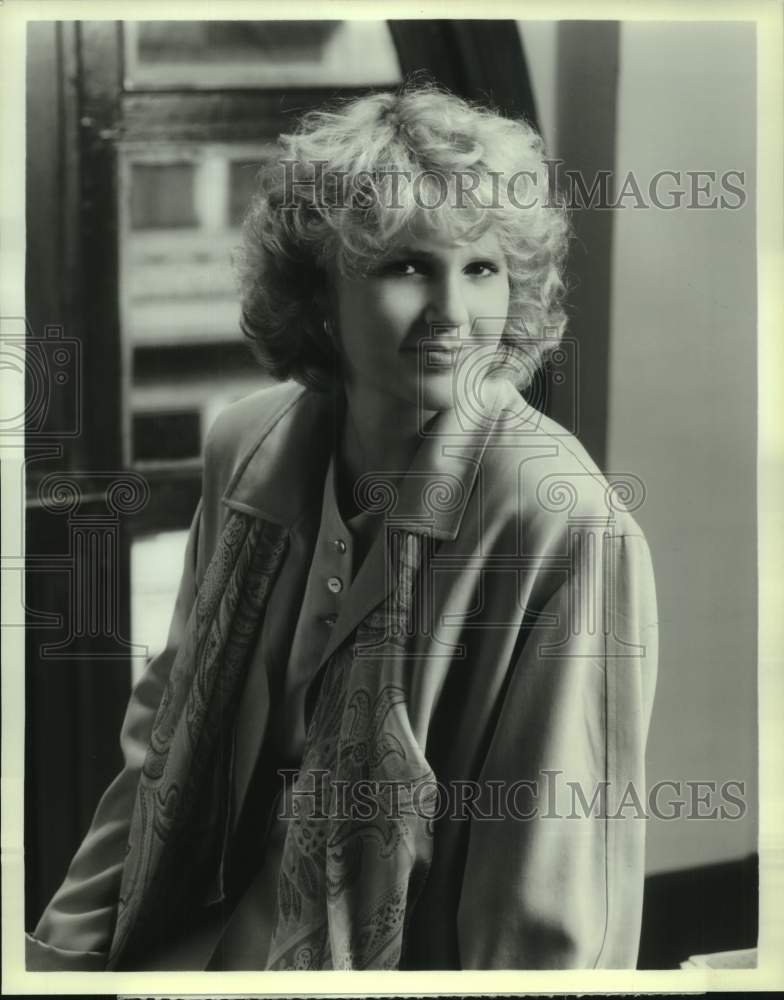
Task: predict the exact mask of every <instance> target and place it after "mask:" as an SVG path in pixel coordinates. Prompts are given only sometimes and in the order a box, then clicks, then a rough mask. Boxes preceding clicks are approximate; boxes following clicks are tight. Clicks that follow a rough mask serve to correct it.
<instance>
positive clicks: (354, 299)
mask: <svg viewBox="0 0 784 1000" xmlns="http://www.w3.org/2000/svg"><path fill="white" fill-rule="evenodd" d="M331 277H332V293H333V307H334V310H335V315H336V328H337V335H338V339H339V342H340V350H341V355H342V364H343V373H344V379H345V381H346V383H347V386H349V387H352V388H355V389H357V390H358V391H359V392H360V393H361V396H362V398H363V399H365V400H367V398H368V394H371V395H372V396H377V397H378V399H377V403H378V404H380V405H381V407H382V408H384V406H386V407H387V408H391V409H398V410H399V409H400V404H401V403H402V404H407V405H410V406H411V407H412V408H413V407H417V406H421V407H422V409H424V410H427V411H433V410H444V409H450V408H452V407H453V406H454V405H455V402H456V394H459V393H461V392H462V391H466V389H468V391H471V390H470V388H469V387H468V385H467V383H471V382H472V381H474V380H475V379H477V378H481V377H483V376H484V375H485V374H487V371H488V369H489V368H490V367H491V362H492V361H493V359H496V351H497V347H498V342H499V340H500V338H501V334H502V332H503V329H504V326H505V324H506V319H507V311H508V305H509V278H508V274H507V267H506V258H505V255H504V253H503V251H502V249H501V247H500V245H499V242H498V238H497V236H496V235H495V233H494V232H492V230H489V231H487V232H486V233H485V234H484V235H483V236H481V237H480V238H479V239H476V240H475V241H474V242H471V243H467V244H463V243H452V242H448V241H447V240H445V239H441V238H439V237H435V236H432V235H431V236H428V237H408V238H403V237H400V238H399V239H397V240H396V241H395V242H394V243H393V244H392V245H391V246H390V247H389V251H388V253H387V254H386V255H385V257H384V259H383V260H382V261H380V262H379V263H378V264H376V265H375V266H374V268H373V270H372V272H371V273H370V274H368V275H363V276H362V277H357V278H354V277H346V276H345V275H342V274H340V273H339V272H338V270H337V268H333V271H332V275H331ZM434 341H435V342H436V343H437V344H438V345H440V346H439V347H438V348H434V347H433V343H434ZM426 342H427V343H426Z"/></svg>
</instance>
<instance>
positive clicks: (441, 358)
mask: <svg viewBox="0 0 784 1000" xmlns="http://www.w3.org/2000/svg"><path fill="white" fill-rule="evenodd" d="M408 350H409V352H410V353H411V354H415V355H418V356H420V357H422V358H423V359H424V363H425V367H426V368H452V367H453V366H454V364H455V362H456V361H457V356H458V353H459V351H460V346H459V345H457V344H455V345H450V346H446V345H445V346H443V347H431V346H430V345H429V344H428V345H423V346H422V347H412V348H409V349H408Z"/></svg>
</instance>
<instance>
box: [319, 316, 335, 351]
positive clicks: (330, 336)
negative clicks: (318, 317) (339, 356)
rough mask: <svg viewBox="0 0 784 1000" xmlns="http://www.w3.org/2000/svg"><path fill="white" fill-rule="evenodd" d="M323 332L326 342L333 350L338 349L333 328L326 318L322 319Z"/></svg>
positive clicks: (329, 320)
mask: <svg viewBox="0 0 784 1000" xmlns="http://www.w3.org/2000/svg"><path fill="white" fill-rule="evenodd" d="M321 325H322V327H323V330H324V335H325V336H326V338H327V340H328V341H329V342H330V344H332V347H333V349H334V350H337V349H338V344H337V338H336V337H335V328H334V327H333V326H332V320H331V319H330V318H329V317H328V316H325V317H324V321H323V323H322V324H321Z"/></svg>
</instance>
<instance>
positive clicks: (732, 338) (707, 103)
mask: <svg viewBox="0 0 784 1000" xmlns="http://www.w3.org/2000/svg"><path fill="white" fill-rule="evenodd" d="M519 27H520V33H521V37H522V39H523V44H524V47H525V50H526V55H527V57H528V60H529V68H530V72H531V78H532V82H533V87H534V93H535V96H536V98H537V103H538V107H539V116H540V122H541V126H542V131H543V133H544V136H545V140H546V143H547V147H548V153H549V155H551V156H563V157H564V159H565V160H566V161H567V162H566V166H567V167H569V166H575V165H576V166H577V167H578V168H579V167H581V166H582V164H581V162H580V161H581V160H582V161H584V162H588V161H596V162H598V161H597V158H596V155H595V150H591V149H586V150H582V149H581V148H580V144H585V145H587V144H591V143H594V141H595V140H594V139H593V138H592V135H591V133H590V131H586V132H585V133H584V134H583V135H582V137H581V139H580V143H578V144H575V142H574V139H573V137H570V136H566V135H564V129H565V127H566V117H565V116H567V115H568V112H569V105H570V102H571V101H572V100H581V101H583V100H584V94H579V93H576V91H575V69H574V65H573V63H574V58H573V54H572V56H569V53H570V52H573V50H572V49H570V47H569V45H570V41H569V40H570V39H572V38H573V37H574V33H575V30H576V28H577V26H576V25H574V24H572V25H569V24H564V23H562V24H560V25H559V24H558V23H556V22H520V23H519ZM596 28H597V30H599V27H598V26H596ZM617 54H618V61H617V81H616V72H615V69H614V68H613V69H612V70H611V71H608V69H607V60H606V58H604V56H605V53H604V52H603V51H601V48H600V46H599V45H593V46H585V47H584V49H583V53H582V55H580V57H579V61H580V62H581V64H583V65H582V71H583V73H584V74H585V76H586V78H587V79H588V80H590V79H591V78H592V77H593V76H594V75H595V80H596V81H600V82H601V86H602V87H607V86H608V85H609V84H610V83H612V84H615V83H616V82H617V90H616V93H615V100H616V103H617V110H616V114H615V129H614V131H615V142H614V156H612V155H611V156H610V162H608V163H607V166H608V167H613V169H614V172H615V178H616V185H617V186H620V184H621V183H622V182H623V179H624V178H625V177H626V175H627V173H628V172H629V171H633V172H634V174H635V177H636V178H637V179H638V180H639V181H640V185H641V188H642V190H643V193H644V194H646V196H647V192H646V188H647V185H648V182H649V180H650V178H651V177H653V175H655V174H656V173H657V171H660V170H666V169H671V170H676V171H677V170H680V171H681V172H682V181H683V182H684V183H688V178H687V177H686V176H685V171H687V170H714V171H716V172H717V175H718V176H720V175H721V174H722V172H724V171H727V170H734V169H737V170H744V171H745V173H746V178H745V189H746V194H747V197H748V202H747V204H746V205H745V206H744V207H742V208H740V209H737V210H728V209H724V210H718V209H688V208H685V207H682V208H680V209H675V210H672V211H665V210H662V209H656V208H651V209H645V208H634V207H632V204H633V201H634V199H627V200H626V205H627V207H625V208H622V209H620V210H616V211H614V212H612V213H610V214H611V220H612V222H611V234H610V236H609V238H607V237H606V234H605V233H604V232H603V231H602V230H601V229H599V230H597V233H598V235H599V236H600V237H602V241H603V242H601V243H600V244H598V245H597V243H596V242H589V243H588V246H587V248H585V249H584V250H583V249H580V253H579V255H578V259H577V263H578V266H579V268H580V269H581V272H582V273H581V274H580V282H581V284H582V285H583V286H585V284H586V283H587V282H591V280H592V268H593V269H594V270H595V272H596V274H597V275H598V276H599V277H600V278H601V280H602V282H604V281H605V274H604V266H605V264H606V261H605V262H603V261H602V260H601V259H599V258H601V257H602V256H603V255H609V281H607V282H606V288H605V291H604V292H603V295H605V296H606V302H605V303H604V307H606V315H607V317H608V329H607V330H598V329H595V328H594V329H593V330H591V322H592V319H593V318H592V317H591V316H585V315H584V310H585V309H591V308H593V307H592V305H591V303H590V301H589V300H588V299H586V298H585V297H584V298H583V300H582V303H581V304H580V305H581V309H578V314H577V316H576V317H575V319H576V320H577V322H576V323H575V324H573V329H574V328H575V327H576V328H577V330H578V335H577V336H578V340H579V341H580V345H581V348H582V349H583V355H584V357H590V358H591V362H592V364H593V363H594V362H595V360H596V355H597V354H601V356H602V357H601V359H600V365H602V366H604V367H603V370H602V371H601V372H600V375H601V378H599V379H595V378H594V376H593V374H591V373H590V372H589V370H588V368H587V367H586V366H584V365H583V366H582V367H581V373H580V374H581V376H582V378H581V386H582V390H583V391H582V400H583V411H584V412H583V413H582V415H581V416H582V425H583V428H584V429H587V430H588V431H589V433H588V435H586V436H584V441H585V443H586V445H587V446H588V447H589V450H591V451H592V452H593V454H594V456H595V457H596V458H597V459H598V460H599V461H600V462H601V463H602V464H603V466H604V467H605V468H606V469H607V470H609V471H612V472H616V473H617V472H623V471H628V472H632V473H634V474H636V475H638V476H639V477H640V478H641V479H642V480H643V482H644V483H645V485H646V488H647V499H646V502H645V504H644V506H643V508H642V509H641V510H640V511H639V512H638V515H637V517H638V521H639V522H640V524H641V526H642V527H643V530H644V531H645V533H646V535H647V537H648V539H649V541H650V544H651V549H652V553H653V558H654V564H655V570H656V578H657V588H658V595H659V605H660V608H659V610H660V637H661V649H660V667H659V684H658V690H657V698H656V705H655V708H654V716H653V722H652V726H651V733H650V739H649V746H648V777H649V786H650V785H652V784H654V783H655V782H657V781H660V780H665V779H670V780H675V781H681V782H685V781H686V780H715V781H717V782H718V783H719V784H720V783H721V782H723V781H726V780H729V779H737V780H740V781H743V782H745V784H746V797H747V800H748V802H749V807H750V808H749V811H748V813H747V814H746V815H745V816H744V817H743V818H742V819H740V820H736V821H730V820H724V821H722V822H714V821H709V820H704V819H703V820H695V821H686V820H673V821H664V820H657V819H653V820H652V821H651V824H650V827H649V835H648V870H649V872H660V871H666V870H671V869H677V868H683V867H689V866H697V865H702V864H708V863H711V862H715V861H721V860H729V859H734V858H740V857H743V856H745V855H746V854H748V853H750V852H752V851H754V850H756V809H755V805H754V804H755V799H756V580H757V577H756V550H755V540H754V539H755V530H756V526H755V516H756V511H755V506H756V499H755V476H756V471H755V444H756V425H755V421H756V390H755V378H756V358H755V323H756V305H755V291H756V280H755V227H754V198H753V196H754V191H753V180H754V178H753V170H754V166H755V160H754V157H755V104H754V100H755V97H754V85H755V78H756V69H755V55H754V27H753V25H751V24H748V25H747V24H742V23H710V24H707V25H705V24H703V25H700V24H695V23H685V22H682V23H669V24H667V23H663V24H656V23H651V22H648V23H634V22H624V23H622V24H621V25H620V31H619V34H618V53H617ZM567 59H568V60H569V64H568V65H567ZM592 62H593V64H594V65H591V64H592ZM613 160H614V166H613V162H612V161H613ZM589 176H590V175H589ZM662 190H666V189H665V188H664V187H663V188H662ZM706 200H707V199H706ZM733 203H734V201H733ZM598 214H599V213H598V212H589V213H575V222H576V225H577V227H578V228H579V227H582V228H583V230H586V220H587V219H589V218H590V217H594V218H595V217H596V216H597V215H598ZM586 231H588V232H590V229H588V230H586ZM582 242H585V237H582ZM600 305H602V303H600ZM589 374H591V377H590V378H589V377H588V375H589ZM602 385H606V390H604V389H600V390H599V391H596V387H597V386H602ZM592 388H593V389H594V392H593V393H592V392H591V389H592ZM600 396H601V398H599V397H600ZM597 428H601V429H602V434H601V435H599V434H598V433H597ZM589 439H590V440H589Z"/></svg>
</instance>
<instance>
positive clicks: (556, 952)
mask: <svg viewBox="0 0 784 1000" xmlns="http://www.w3.org/2000/svg"><path fill="white" fill-rule="evenodd" d="M281 146H282V149H281V154H280V157H279V159H278V160H277V161H276V162H275V163H274V164H270V165H268V167H267V169H266V170H265V172H264V176H263V179H262V183H261V187H260V190H259V193H258V195H257V196H256V199H255V201H254V204H253V205H252V207H251V210H250V213H249V216H248V218H247V220H246V224H245V230H244V248H243V255H242V257H241V259H240V262H239V273H240V278H241V286H242V295H243V327H244V331H245V333H246V334H247V335H248V336H250V337H251V338H252V339H253V340H254V343H255V346H256V350H257V353H258V356H259V358H260V360H261V362H262V365H263V366H264V368H265V369H266V371H267V372H269V373H270V374H272V375H273V376H274V377H275V378H276V379H278V380H279V382H280V384H279V385H277V386H275V387H273V388H268V389H264V390H262V391H261V392H259V393H257V394H255V395H253V396H251V397H249V398H248V399H246V400H243V401H241V402H240V403H238V404H236V405H234V406H232V407H230V408H229V409H228V410H227V411H226V412H225V413H224V414H223V415H222V416H221V418H219V420H218V421H217V423H216V425H215V426H214V427H213V429H212V431H211V432H210V435H209V439H208V442H207V446H206V453H205V471H204V493H203V498H202V502H201V504H200V505H199V509H198V511H197V513H196V516H195V518H194V522H193V527H192V530H191V534H190V539H189V544H188V551H187V555H186V565H185V571H184V575H183V579H182V583H181V586H180V591H179V596H178V599H177V605H176V608H175V613H174V618H173V622H172V626H171V631H170V634H169V640H168V644H167V648H166V650H165V651H164V652H163V653H161V654H160V655H159V656H158V657H157V658H156V659H154V660H153V661H152V662H151V664H150V665H149V667H148V670H147V672H146V674H145V675H144V677H143V678H142V680H141V681H140V683H139V684H138V685H137V687H136V689H135V690H134V692H133V694H132V697H131V701H130V705H129V708H128V712H127V716H126V720H125V724H124V728H123V732H122V737H121V739H122V746H123V750H124V753H125V759H126V765H125V768H124V770H123V772H122V773H121V774H120V776H119V777H118V778H117V779H116V780H115V782H114V783H113V784H112V786H110V788H109V789H108V791H107V792H106V793H105V795H104V797H103V799H102V801H101V803H100V804H99V807H98V811H97V813H96V816H95V819H94V821H93V825H92V827H91V829H90V831H89V832H88V834H87V837H86V839H85V841H84V843H83V845H82V847H81V848H80V850H79V852H78V853H77V855H76V857H75V859H74V861H73V863H72V865H71V868H70V870H69V873H68V876H67V878H66V880H65V883H64V885H63V887H62V888H61V889H60V890H59V892H58V893H57V895H56V896H55V898H54V899H53V901H52V902H51V904H50V905H49V907H48V908H47V910H46V912H45V913H44V915H43V917H42V918H41V921H40V923H39V925H38V927H37V929H36V932H35V935H34V936H33V937H31V938H30V940H29V957H28V963H29V967H31V968H32V967H35V968H95V969H105V968H108V969H121V968H137V969H149V968H183V969H184V968H212V969H218V968H224V969H239V968H251V969H253V968H255V969H264V968H267V969H288V968H307V969H329V968H349V969H351V968H353V969H368V968H436V969H437V968H450V969H453V968H458V969H459V968H568V967H578V968H579V967H590V966H604V967H629V966H633V965H634V963H635V960H636V952H637V945H638V938H639V925H640V911H641V899H642V881H643V870H644V867H643V862H644V819H643V818H642V817H641V816H640V815H639V809H635V808H629V805H630V803H631V805H632V806H634V804H635V801H636V802H639V800H640V799H641V798H642V796H643V795H644V747H645V739H646V733H647V728H648V721H649V717H650V710H651V704H652V698H653V688H654V683H655V674H656V608H655V595H654V588H653V578H652V572H651V565H650V557H649V553H648V548H647V545H646V542H645V540H644V538H643V536H642V534H641V532H640V529H639V528H638V527H637V525H636V524H635V522H634V520H633V519H632V517H631V516H630V514H629V513H628V512H627V511H626V510H624V509H623V507H622V505H621V504H620V502H619V501H618V497H617V492H618V491H617V490H612V489H610V487H609V486H608V484H607V482H606V480H605V479H604V478H603V477H602V476H601V474H600V473H599V471H598V470H597V468H596V466H595V465H594V464H593V463H592V461H591V460H590V458H589V457H588V456H587V454H586V453H585V451H584V450H583V448H582V447H581V446H580V444H579V443H578V442H577V440H576V439H575V438H574V437H572V436H571V435H569V434H568V433H567V432H566V431H564V430H563V429H562V428H561V427H559V426H558V425H557V424H555V423H554V422H553V421H552V420H549V419H548V418H546V417H544V416H543V415H542V414H540V413H538V412H537V411H536V410H534V409H533V408H531V407H529V406H528V405H527V404H526V403H525V401H524V399H523V398H522V396H521V394H520V392H519V391H518V390H520V389H523V388H525V387H526V386H527V385H528V384H529V382H530V380H531V378H532V375H533V373H534V371H535V370H536V368H537V367H538V365H539V364H540V363H541V360H542V358H543V356H544V355H545V353H546V352H547V350H548V349H550V348H552V347H553V346H554V345H555V344H556V343H557V341H558V338H559V337H560V335H561V333H562V330H563V326H564V316H563V312H562V310H561V307H560V299H561V295H562V292H563V283H562V279H561V267H562V262H563V259H564V253H565V247H566V240H567V226H566V222H565V218H564V213H563V211H562V210H561V209H560V208H558V207H557V206H556V205H554V204H553V203H552V202H551V200H550V198H549V192H548V179H547V173H546V170H545V165H544V162H543V158H542V145H541V140H540V139H539V137H538V136H537V135H536V134H535V132H534V131H533V130H532V129H531V128H530V127H529V126H527V125H526V124H525V123H522V122H513V121H509V120H507V119H504V118H502V117H500V116H498V115H496V114H494V113H492V112H490V111H487V110H483V109H480V108H477V107H472V106H469V105H468V104H466V103H465V102H463V101H461V100H459V99H457V98H455V97H453V96H451V95H448V94H445V93H442V92H440V91H438V90H436V89H434V88H418V89H417V88H407V89H405V88H404V89H403V90H402V91H401V92H399V93H397V94H392V93H387V94H376V95H372V96H366V97H363V98H360V99H358V100H356V101H354V102H353V103H350V104H347V105H346V106H344V107H342V108H341V109H339V110H337V111H332V112H320V113H314V114H310V115H308V116H306V117H305V119H304V120H303V122H302V124H301V126H300V128H299V129H298V131H297V132H296V133H295V134H294V135H290V136H284V137H283V138H282V140H281ZM630 789H631V793H630V791H629V790H630ZM630 794H631V799H630V798H629V796H630Z"/></svg>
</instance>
